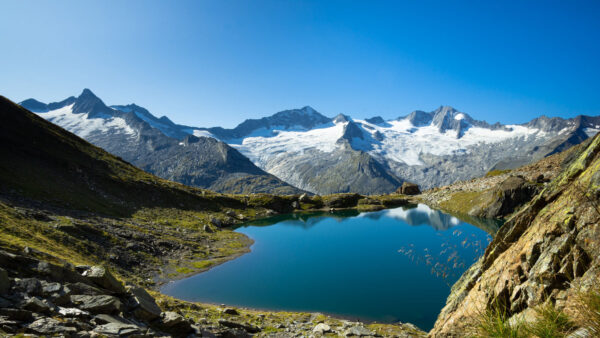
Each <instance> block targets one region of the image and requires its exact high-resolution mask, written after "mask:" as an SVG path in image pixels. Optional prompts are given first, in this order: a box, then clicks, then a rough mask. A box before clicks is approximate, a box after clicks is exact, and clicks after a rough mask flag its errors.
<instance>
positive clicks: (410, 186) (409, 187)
mask: <svg viewBox="0 0 600 338" xmlns="http://www.w3.org/2000/svg"><path fill="white" fill-rule="evenodd" d="M396 193H399V194H403V195H418V194H420V193H421V190H420V189H419V186H418V185H417V184H415V183H410V182H404V183H402V186H401V187H400V188H398V190H396Z"/></svg>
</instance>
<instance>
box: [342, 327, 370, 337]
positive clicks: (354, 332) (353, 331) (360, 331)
mask: <svg viewBox="0 0 600 338" xmlns="http://www.w3.org/2000/svg"><path fill="white" fill-rule="evenodd" d="M344 335H345V336H346V337H352V336H357V337H365V336H374V335H375V333H374V332H373V331H371V330H369V329H367V328H366V327H364V326H353V327H351V328H349V329H347V330H346V332H344Z"/></svg>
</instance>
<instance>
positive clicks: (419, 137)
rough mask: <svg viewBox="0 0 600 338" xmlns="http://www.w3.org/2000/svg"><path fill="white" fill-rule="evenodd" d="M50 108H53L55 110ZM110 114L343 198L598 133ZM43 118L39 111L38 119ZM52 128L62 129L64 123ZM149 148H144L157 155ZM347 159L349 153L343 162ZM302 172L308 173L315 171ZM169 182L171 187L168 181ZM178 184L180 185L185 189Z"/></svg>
mask: <svg viewBox="0 0 600 338" xmlns="http://www.w3.org/2000/svg"><path fill="white" fill-rule="evenodd" d="M61 102H67V103H68V102H70V101H69V99H67V100H64V101H61ZM22 104H23V105H24V106H25V107H30V108H32V109H40V107H41V108H44V107H45V108H44V109H46V111H45V112H46V113H47V112H48V109H49V108H48V107H49V106H50V105H52V104H49V105H45V104H43V103H41V102H39V101H35V100H33V99H30V100H26V101H23V102H22ZM44 105H45V106H44ZM63 105H64V103H63ZM57 106H60V104H54V107H57ZM110 109H113V110H114V111H128V112H129V113H132V114H133V115H134V116H131V117H129V119H128V120H127V121H126V123H125V124H126V125H127V124H129V123H133V124H135V123H139V122H138V121H135V120H142V121H144V122H145V123H146V124H147V127H149V128H153V129H154V130H155V131H158V132H160V133H162V134H163V135H165V136H168V137H170V138H173V139H177V140H179V141H182V140H184V139H185V138H186V137H187V136H188V135H194V136H196V137H212V138H214V139H217V140H219V141H221V142H224V143H226V144H228V145H229V146H231V147H233V148H235V149H237V150H238V151H239V152H240V153H241V154H242V155H244V156H245V157H246V158H247V159H249V161H251V162H252V163H253V164H254V165H256V166H257V167H259V168H260V169H262V170H264V171H265V172H267V173H269V174H272V175H274V176H275V177H277V178H278V179H280V180H282V182H287V183H288V184H291V185H294V186H297V187H299V188H301V189H305V190H308V191H311V192H313V193H316V194H322V193H332V192H344V191H346V188H344V187H349V186H352V187H354V189H357V190H356V191H355V192H358V193H364V194H373V193H385V192H392V191H394V190H395V189H396V188H397V187H398V182H403V181H410V182H415V183H417V184H419V185H421V186H422V187H423V188H425V189H427V188H431V187H436V186H442V185H447V184H450V183H453V182H454V181H457V180H465V179H470V178H473V177H477V176H481V175H483V174H485V173H486V172H488V171H489V170H493V169H510V168H516V167H518V166H521V165H524V164H527V163H531V162H533V161H535V160H538V159H541V158H543V157H545V156H549V155H551V154H554V153H557V152H560V151H562V150H564V149H567V148H568V147H570V146H572V145H575V144H578V143H581V142H582V141H583V140H585V139H587V138H588V137H589V136H590V135H593V134H594V133H595V132H597V131H600V117H598V116H584V115H580V116H578V117H575V118H570V119H563V118H559V117H553V118H548V117H546V116H540V117H538V118H535V119H533V120H531V121H529V122H527V123H522V124H513V125H504V124H501V123H499V122H496V123H494V124H489V123H488V122H486V121H480V120H476V119H474V118H472V117H471V116H470V115H469V114H466V113H464V112H461V111H459V110H457V109H455V108H453V107H451V106H440V107H439V108H437V109H435V110H433V111H431V112H424V111H420V110H416V111H413V112H411V113H410V114H408V115H405V116H401V117H399V118H396V119H390V120H384V119H383V118H381V117H374V118H370V119H365V120H360V119H353V118H352V117H350V116H348V115H343V114H339V115H337V116H335V117H332V118H330V117H327V116H325V115H323V114H321V113H319V112H318V111H316V110H314V109H313V108H311V107H310V106H305V107H303V108H300V109H290V110H284V111H281V112H278V113H275V114H273V115H271V116H267V117H263V118H260V119H247V120H245V121H243V122H242V123H240V124H239V125H237V126H236V127H234V128H230V129H226V128H222V127H212V128H202V127H190V126H183V125H178V124H176V123H174V122H172V121H171V120H169V119H168V117H166V116H163V117H160V118H158V117H156V116H154V115H153V114H151V113H150V112H149V111H148V110H146V109H145V108H143V107H140V106H138V105H133V104H130V105H113V106H111V107H110ZM45 112H40V114H41V116H44V114H45ZM111 114H113V115H114V113H111ZM109 115H110V114H109ZM123 116H126V115H122V117H123ZM131 121H135V122H131ZM54 122H56V123H59V124H61V125H62V126H67V127H68V126H69V124H68V122H65V121H62V122H61V121H56V120H55V121H54ZM73 130H75V129H73ZM148 133H150V132H149V131H148ZM84 136H85V135H84ZM88 137H89V138H91V139H92V142H97V143H99V144H100V145H101V146H103V147H105V148H106V149H108V150H109V151H112V152H115V153H117V154H119V155H121V153H124V151H123V150H121V149H120V148H121V147H117V146H112V147H110V144H108V143H110V142H106V141H104V142H99V141H98V140H94V139H93V138H94V136H88ZM96 138H97V136H96ZM154 138H159V136H154ZM123 142H126V141H123ZM156 143H157V141H156V140H154V141H153V142H152V145H150V148H152V149H159V148H160V146H157V145H156ZM158 143H160V142H158ZM163 143H164V142H163ZM163 145H164V144H163ZM352 152H356V154H354V155H351V156H347V155H349V154H350V153H352ZM361 152H362V153H364V154H362V155H361ZM344 154H346V155H344ZM365 156H367V157H370V158H371V159H372V160H373V161H375V162H377V163H378V166H380V167H381V168H382V170H378V171H374V172H371V174H373V175H376V176H369V175H368V174H365V173H362V174H360V172H358V174H359V175H354V174H357V172H354V173H352V175H349V176H348V177H352V179H354V180H355V182H346V181H345V180H343V179H342V178H341V177H340V176H339V175H337V174H336V173H335V172H334V171H333V170H323V169H325V168H324V167H325V166H332V165H333V163H336V160H335V159H340V160H343V161H347V162H345V163H340V164H339V166H338V168H339V167H342V166H347V167H354V168H357V166H355V164H356V163H355V162H354V161H355V160H356V159H358V158H361V157H365ZM124 158H127V159H131V160H132V161H133V162H134V163H135V161H136V160H139V159H134V157H132V156H131V155H129V156H124ZM140 161H141V160H140ZM140 163H141V162H140ZM163 163H166V162H163ZM307 164H310V166H314V167H315V168H314V170H312V169H309V168H308V166H307ZM163 169H165V168H160V170H158V171H155V172H159V171H161V170H163ZM148 170H157V169H148ZM165 170H166V169H165ZM192 171H193V170H192ZM309 172H312V173H314V172H321V173H323V175H326V176H323V177H320V178H319V179H320V180H321V182H322V183H324V184H325V185H326V186H328V187H335V186H338V187H339V190H337V191H331V190H329V188H328V189H327V190H321V188H320V187H316V186H314V183H310V182H309V181H311V177H309V175H308V173H309ZM384 172H385V173H386V174H383V173H384ZM347 173H348V172H347ZM348 174H349V173H348ZM363 174H364V175H363ZM169 179H176V180H177V178H175V177H169ZM180 181H181V182H184V183H187V184H189V181H185V180H180ZM313 181H314V180H313ZM358 182H363V183H362V185H361V184H359V183H358Z"/></svg>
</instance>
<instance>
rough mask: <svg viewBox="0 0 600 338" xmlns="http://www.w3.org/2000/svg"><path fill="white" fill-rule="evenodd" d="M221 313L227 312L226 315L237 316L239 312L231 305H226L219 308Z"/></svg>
mask: <svg viewBox="0 0 600 338" xmlns="http://www.w3.org/2000/svg"><path fill="white" fill-rule="evenodd" d="M221 312H222V313H224V314H227V315H234V316H238V315H239V314H240V313H239V312H238V311H237V310H236V309H234V308H231V307H227V308H224V309H222V310H221Z"/></svg>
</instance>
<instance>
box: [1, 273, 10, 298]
mask: <svg viewBox="0 0 600 338" xmlns="http://www.w3.org/2000/svg"><path fill="white" fill-rule="evenodd" d="M9 288H10V280H9V279H8V273H6V270H4V269H2V268H0V294H5V293H6V292H7V291H8V289H9Z"/></svg>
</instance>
